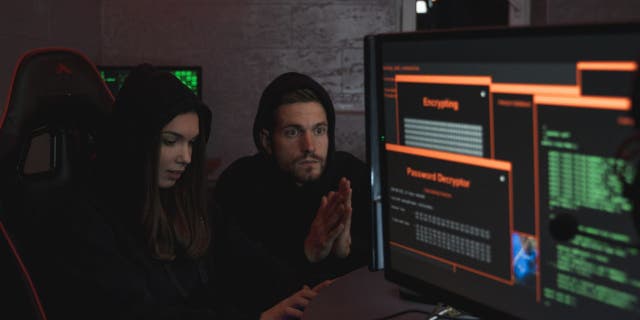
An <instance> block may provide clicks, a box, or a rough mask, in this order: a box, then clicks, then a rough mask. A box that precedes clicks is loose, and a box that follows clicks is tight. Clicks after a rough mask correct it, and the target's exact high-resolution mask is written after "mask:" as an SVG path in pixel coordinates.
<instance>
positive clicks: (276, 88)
mask: <svg viewBox="0 0 640 320" xmlns="http://www.w3.org/2000/svg"><path fill="white" fill-rule="evenodd" d="M299 89H308V90H311V91H313V93H315V94H316V96H317V97H318V98H319V99H320V102H321V104H322V107H323V108H324V111H325V113H326V114H327V122H328V123H329V133H328V134H329V150H328V152H327V163H330V162H331V159H333V153H334V151H335V123H336V121H335V118H336V117H335V111H334V109H333V103H332V102H331V97H330V96H329V93H328V92H327V91H326V90H325V89H324V88H323V87H322V86H321V85H320V84H319V83H317V82H316V81H315V80H313V79H311V77H309V76H307V75H304V74H300V73H296V72H288V73H284V74H281V75H280V76H278V77H277V78H275V79H274V80H273V81H271V83H269V85H268V86H267V87H266V88H265V89H264V91H263V92H262V96H261V97H260V104H259V106H258V113H257V114H256V118H255V121H254V122H253V142H254V143H255V145H256V147H257V148H258V151H259V152H260V153H261V154H263V155H266V154H267V153H266V150H264V148H263V147H262V145H261V143H260V132H261V131H262V130H263V129H267V130H269V131H271V130H272V129H273V126H274V118H275V111H276V109H277V108H278V107H279V106H281V105H282V104H283V97H284V96H285V95H286V94H287V93H290V92H292V91H295V90H299Z"/></svg>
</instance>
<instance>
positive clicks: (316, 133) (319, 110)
mask: <svg viewBox="0 0 640 320" xmlns="http://www.w3.org/2000/svg"><path fill="white" fill-rule="evenodd" d="M328 134H329V124H328V123H327V115H326V113H325V111H324V108H323V107H322V105H320V104H319V103H318V102H297V103H292V104H285V105H282V106H280V107H278V109H276V114H275V127H274V129H273V132H272V133H271V139H268V137H267V136H266V135H265V138H263V141H264V142H263V144H264V145H265V149H266V150H267V152H269V153H270V154H271V155H273V157H274V158H275V159H276V162H277V163H278V166H279V167H280V169H281V170H283V171H284V172H287V173H289V174H291V175H292V176H293V177H294V178H295V179H296V182H297V183H298V184H303V183H305V182H308V181H313V180H316V179H318V178H319V177H320V175H322V172H323V171H324V168H325V165H326V159H327V152H328V149H329V136H328Z"/></svg>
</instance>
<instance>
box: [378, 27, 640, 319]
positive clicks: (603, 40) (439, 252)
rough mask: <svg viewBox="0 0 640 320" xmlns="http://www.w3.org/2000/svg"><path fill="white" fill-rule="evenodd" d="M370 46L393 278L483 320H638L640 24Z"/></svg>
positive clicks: (388, 40)
mask: <svg viewBox="0 0 640 320" xmlns="http://www.w3.org/2000/svg"><path fill="white" fill-rule="evenodd" d="M366 41H367V44H366V48H367V50H365V55H367V57H366V59H365V61H366V63H367V66H366V69H367V73H366V74H367V77H368V79H366V82H365V83H367V84H368V86H367V87H366V95H367V97H368V99H367V102H368V105H367V112H369V113H375V114H376V116H375V117H369V118H368V119H375V121H377V127H374V130H373V131H370V132H372V133H374V134H373V136H371V137H370V139H369V151H368V152H369V154H370V156H375V155H377V156H378V157H377V158H376V159H374V161H376V164H377V166H372V167H373V168H376V167H377V168H378V169H376V170H378V171H374V172H372V175H373V176H374V177H372V181H376V178H377V179H378V180H379V181H380V198H381V200H382V206H381V207H382V215H381V221H382V229H383V239H384V241H383V243H384V259H385V260H384V267H385V277H386V278H387V279H389V280H391V281H393V282H396V283H398V284H400V285H401V286H404V287H407V288H410V289H414V290H417V291H419V292H420V293H422V294H424V295H425V297H424V298H425V299H433V302H434V303H436V302H442V303H445V304H449V305H452V306H453V307H458V308H460V309H463V310H465V311H469V312H471V313H474V314H477V315H480V316H488V317H490V316H491V315H499V316H500V318H504V317H514V318H523V319H579V317H584V318H589V319H596V318H599V317H602V318H611V319H629V318H638V317H640V301H639V299H640V254H639V253H640V251H639V248H640V246H639V242H638V230H637V229H636V227H635V224H634V223H633V218H632V215H633V205H632V202H631V201H630V199H628V198H626V197H625V196H624V194H625V193H624V190H625V186H627V185H628V184H629V183H631V181H632V180H633V177H634V175H635V168H634V166H633V164H635V163H634V161H630V160H622V158H621V157H620V156H619V152H620V151H619V150H624V149H625V148H626V147H628V146H629V145H632V143H631V144H630V143H629V140H628V138H629V137H631V136H633V133H634V132H635V131H634V119H633V117H632V116H631V113H630V110H631V100H632V99H631V98H630V96H631V94H632V89H633V84H634V79H635V73H636V71H637V69H638V65H637V63H636V59H637V58H638V56H639V55H640V25H608V26H580V27H576V26H567V27H545V28H516V29H491V30H488V29H487V30H462V31H460V30H458V31H438V32H431V33H410V34H383V35H374V36H370V37H368V39H367V40H366ZM372 47H373V49H371V48H372ZM369 125H370V126H374V124H369ZM630 141H633V140H630ZM636 160H637V159H636ZM374 190H375V188H374Z"/></svg>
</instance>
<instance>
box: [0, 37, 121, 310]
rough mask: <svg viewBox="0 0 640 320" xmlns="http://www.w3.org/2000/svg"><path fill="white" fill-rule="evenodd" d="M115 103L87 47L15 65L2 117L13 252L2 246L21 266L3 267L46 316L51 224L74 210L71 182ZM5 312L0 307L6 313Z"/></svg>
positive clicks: (6, 217) (2, 163) (34, 54)
mask: <svg viewBox="0 0 640 320" xmlns="http://www.w3.org/2000/svg"><path fill="white" fill-rule="evenodd" d="M112 104H113V96H112V95H111V93H110V91H109V90H108V88H107V87H106V85H105V84H104V81H103V80H102V78H101V77H100V75H99V73H98V71H97V69H96V67H95V65H94V64H93V63H92V62H90V61H89V59H87V58H86V57H85V56H84V55H83V54H81V53H79V52H76V51H73V50H70V49H64V48H49V49H36V50H32V51H29V52H27V53H26V54H24V55H23V56H22V58H21V59H20V60H19V61H18V63H17V65H16V68H15V70H14V73H13V79H12V82H11V86H10V89H9V93H8V95H7V102H6V104H5V106H4V109H3V110H2V115H0V177H2V179H0V205H2V208H0V210H2V215H0V227H2V229H1V230H2V232H3V239H5V240H4V241H5V242H6V246H5V247H6V249H7V250H5V249H4V248H2V245H0V255H1V256H2V259H3V262H2V263H4V260H6V259H9V260H11V261H13V262H14V263H13V264H9V263H6V264H5V269H6V268H8V269H9V270H4V269H2V270H0V272H9V273H11V272H19V273H20V274H21V276H22V278H21V279H23V282H24V283H26V284H27V286H26V287H27V289H28V290H30V297H31V298H30V299H26V300H25V299H22V301H31V307H32V311H34V312H35V314H36V315H39V314H41V317H40V318H39V319H42V318H43V317H44V311H43V306H44V309H45V310H46V307H47V305H46V297H45V296H43V299H44V301H43V303H42V304H41V303H40V302H39V299H38V292H37V291H36V288H38V286H39V283H42V282H41V281H39V280H42V278H44V277H41V278H39V275H42V274H46V272H41V271H42V270H43V268H47V266H46V263H43V262H46V261H47V258H49V257H48V256H47V253H46V252H45V251H46V250H43V243H45V244H46V243H47V242H49V241H50V240H53V239H54V238H55V232H58V231H57V230H51V229H55V228H53V227H52V226H51V225H49V224H48V223H49V222H51V221H55V218H52V216H55V215H56V214H58V213H60V211H61V210H65V208H67V205H68V203H67V204H65V203H64V202H65V201H69V199H74V197H73V196H69V192H70V187H71V186H74V185H77V184H78V183H81V182H82V181H83V179H86V177H88V173H89V171H90V168H91V163H92V160H93V157H94V155H95V153H94V144H95V140H96V139H98V138H97V136H98V134H99V132H100V130H101V128H102V126H103V125H104V124H105V123H106V121H107V118H108V116H109V113H110V111H111V107H112ZM56 210H57V211H56ZM61 225H63V224H61ZM5 242H3V243H2V244H4V243H5ZM18 252H20V254H21V255H20V254H19V253H18ZM43 252H45V253H44V254H43ZM52 254H53V253H52ZM11 265H14V266H15V268H12V267H10V266H11ZM27 269H29V270H31V272H32V273H31V274H32V275H33V281H32V280H31V276H30V275H29V271H28V270H27ZM0 276H2V275H0ZM7 289H8V290H11V289H10V287H5V288H4V290H7ZM47 289H51V291H52V292H53V291H55V290H61V289H64V288H47ZM15 294H18V295H19V294H20V292H16V293H15ZM3 296H6V295H3ZM27 298H28V297H27ZM16 299H18V298H16ZM2 313H3V310H1V309H0V318H4V316H3V315H2ZM13 316H14V318H21V319H22V318H27V317H28V315H26V314H25V315H24V316H20V315H13ZM36 319H38V318H36Z"/></svg>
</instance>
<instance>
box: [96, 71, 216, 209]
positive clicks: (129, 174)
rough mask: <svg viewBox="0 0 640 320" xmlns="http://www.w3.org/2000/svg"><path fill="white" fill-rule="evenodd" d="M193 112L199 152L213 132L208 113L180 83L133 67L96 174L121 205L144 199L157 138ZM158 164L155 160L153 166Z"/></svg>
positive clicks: (100, 152)
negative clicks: (172, 122) (116, 196)
mask: <svg viewBox="0 0 640 320" xmlns="http://www.w3.org/2000/svg"><path fill="white" fill-rule="evenodd" d="M187 112H196V113H197V114H198V119H199V129H200V138H201V140H202V142H200V143H199V145H201V147H202V148H204V145H206V140H207V139H208V137H209V132H210V127H211V111H209V108H208V107H207V106H206V105H204V104H203V103H202V102H201V101H200V99H199V98H198V97H196V96H195V94H193V93H192V92H191V90H189V88H187V87H186V86H185V85H184V84H183V83H182V82H181V81H180V80H178V79H177V78H176V77H175V76H173V75H172V74H171V73H169V72H164V71H159V70H157V69H156V68H154V67H153V66H151V65H149V64H142V65H139V66H137V67H136V68H135V69H134V70H132V72H131V73H130V74H129V76H128V77H127V78H126V79H125V81H124V84H123V85H122V88H121V89H120V91H119V94H118V96H117V98H116V101H115V103H114V107H113V112H112V114H111V119H110V123H109V126H108V128H107V131H105V132H103V134H102V135H101V138H102V141H103V142H104V143H103V146H102V147H101V148H99V149H98V164H99V166H100V170H99V173H101V174H106V176H104V177H103V178H104V179H103V181H104V182H105V183H106V185H105V187H108V188H110V190H108V191H109V193H111V194H113V193H117V194H118V195H121V196H122V198H126V199H124V202H125V203H126V202H127V201H133V202H134V203H137V202H139V201H141V199H143V196H142V194H143V193H144V186H145V181H149V180H148V179H157V177H156V176H155V175H156V174H157V173H156V172H150V168H149V163H153V162H154V158H155V157H157V155H158V152H159V151H158V148H159V146H160V132H161V130H162V128H163V127H164V126H165V125H166V124H167V123H169V122H170V121H171V120H172V119H173V118H174V117H175V116H177V115H180V114H183V113H187ZM156 161H157V160H156Z"/></svg>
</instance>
